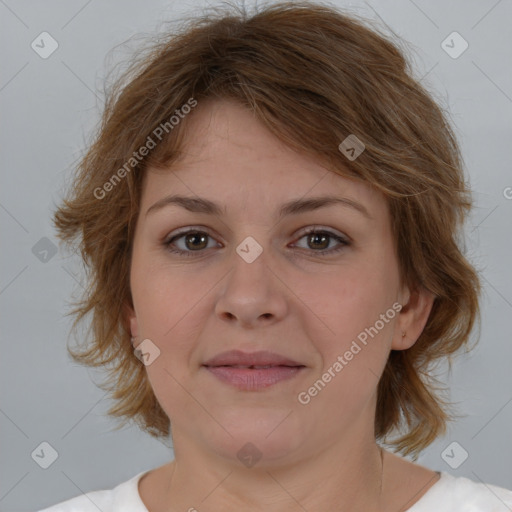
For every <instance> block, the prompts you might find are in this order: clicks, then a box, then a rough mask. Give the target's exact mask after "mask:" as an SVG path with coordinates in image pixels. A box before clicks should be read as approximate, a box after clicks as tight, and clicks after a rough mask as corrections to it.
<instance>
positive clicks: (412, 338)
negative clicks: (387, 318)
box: [391, 288, 435, 350]
mask: <svg viewBox="0 0 512 512" xmlns="http://www.w3.org/2000/svg"><path fill="white" fill-rule="evenodd" d="M434 300H435V295H434V294H433V293H431V292H429V291H428V290H426V289H425V288H417V289H415V290H413V291H412V292H411V294H410V295H409V299H408V302H407V303H406V304H404V305H403V307H402V309H401V310H400V313H399V314H398V320H397V322H396V324H395V333H394V336H393V342H392V344H391V348H392V349H393V350H406V349H408V348H410V347H412V346H413V345H414V344H415V343H416V341H417V339H418V338H419V337H420V335H421V333H422V332H423V329H424V328H425V325H426V324H427V320H428V318H429V315H430V312H431V311H432V306H433V305H434Z"/></svg>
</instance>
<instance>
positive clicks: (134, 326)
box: [124, 305, 139, 338]
mask: <svg viewBox="0 0 512 512" xmlns="http://www.w3.org/2000/svg"><path fill="white" fill-rule="evenodd" d="M124 310H125V318H126V319H127V320H128V322H129V324H130V333H131V336H132V337H133V338H136V337H137V336H138V335H139V325H138V322H137V315H136V313H135V310H134V309H133V307H132V306H129V305H125V308H124Z"/></svg>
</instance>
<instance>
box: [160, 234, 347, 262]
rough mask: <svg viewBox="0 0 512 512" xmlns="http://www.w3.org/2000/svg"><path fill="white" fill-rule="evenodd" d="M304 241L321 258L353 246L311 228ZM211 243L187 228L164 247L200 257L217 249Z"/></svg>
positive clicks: (344, 240)
mask: <svg viewBox="0 0 512 512" xmlns="http://www.w3.org/2000/svg"><path fill="white" fill-rule="evenodd" d="M302 239H306V244H307V246H308V247H306V249H308V248H310V249H311V251H312V252H314V253H316V254H318V255H319V256H329V255H330V254H333V253H337V252H339V251H341V250H343V249H344V248H345V247H348V246H349V245H350V244H351V242H350V241H349V240H348V239H346V238H344V237H342V236H340V235H338V234H336V233H334V232H332V231H329V230H328V229H319V228H318V227H313V228H309V229H308V230H307V231H305V232H303V234H302V236H301V237H300V238H299V240H302ZM332 241H334V242H336V243H337V244H338V245H337V246H335V247H334V248H331V249H328V247H329V246H330V245H331V242H332ZM209 242H213V238H212V237H211V236H210V234H208V233H207V232H206V231H201V230H199V229H190V228H187V229H185V230H183V231H181V232H178V233H176V234H174V236H172V237H170V238H169V237H168V238H167V239H166V240H165V241H164V242H163V245H164V247H165V248H166V249H167V250H168V251H169V252H171V253H174V254H178V255H180V256H187V257H188V256H194V253H197V255H199V254H200V253H201V252H204V250H205V249H209V248H212V247H215V243H214V244H213V245H209ZM326 249H328V250H326Z"/></svg>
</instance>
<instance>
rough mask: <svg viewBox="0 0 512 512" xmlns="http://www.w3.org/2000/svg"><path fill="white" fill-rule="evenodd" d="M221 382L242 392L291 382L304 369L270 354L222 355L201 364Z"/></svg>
mask: <svg viewBox="0 0 512 512" xmlns="http://www.w3.org/2000/svg"><path fill="white" fill-rule="evenodd" d="M202 366H203V367H204V368H206V369H207V370H208V371H209V372H210V373H211V374H212V375H214V376H215V377H216V378H217V379H219V380H220V381H222V382H224V383H226V384H229V385H231V386H234V387H236V388H238V389H240V390H244V391H257V390H259V389H265V388H268V387H270V386H273V385H274V384H277V383H278V382H282V381H285V380H289V379H292V378H293V377H295V376H297V374H299V373H300V372H302V371H303V370H304V369H305V368H306V366H305V365H303V364H301V363H298V362H296V361H294V360H292V359H289V358H286V357H283V356H281V355H279V354H275V353H273V352H263V351H262V352H253V353H244V352H241V351H237V350H233V351H229V352H224V353H222V354H219V355H218V356H216V357H214V358H213V359H210V360H208V361H207V362H206V363H205V364H203V365H202Z"/></svg>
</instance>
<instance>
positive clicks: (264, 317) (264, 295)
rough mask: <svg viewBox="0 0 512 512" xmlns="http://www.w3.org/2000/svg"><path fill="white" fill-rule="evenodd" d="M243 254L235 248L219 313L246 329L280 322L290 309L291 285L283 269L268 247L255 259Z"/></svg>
mask: <svg viewBox="0 0 512 512" xmlns="http://www.w3.org/2000/svg"><path fill="white" fill-rule="evenodd" d="M240 254H242V255H240ZM240 254H239V253H238V252H236V251H234V252H233V264H232V266H231V270H230V271H229V273H228V274H227V276H226V278H225V280H224V281H223V284H222V286H221V287H220V288H219V292H218V297H217V301H216V304H215V312H216V314H217V315H218V316H219V318H221V319H222V320H223V321H226V322H230V323H232V324H239V325H240V326H241V327H244V328H246V329H251V328H256V327H258V326H259V325H271V324H272V323H274V322H278V321H279V320H281V319H282V318H284V317H285V315H286V313H287V310H288V302H287V287H286V285H285V284H284V283H283V281H282V277H280V276H279V274H280V272H279V269H277V268H276V265H275V264H273V263H272V262H271V261H270V258H268V257H267V253H266V251H263V252H262V253H261V254H259V255H258V256H257V257H256V258H255V259H253V258H252V257H250V258H246V257H245V256H244V253H243V252H241V253H240ZM281 274H282V272H281Z"/></svg>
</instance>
